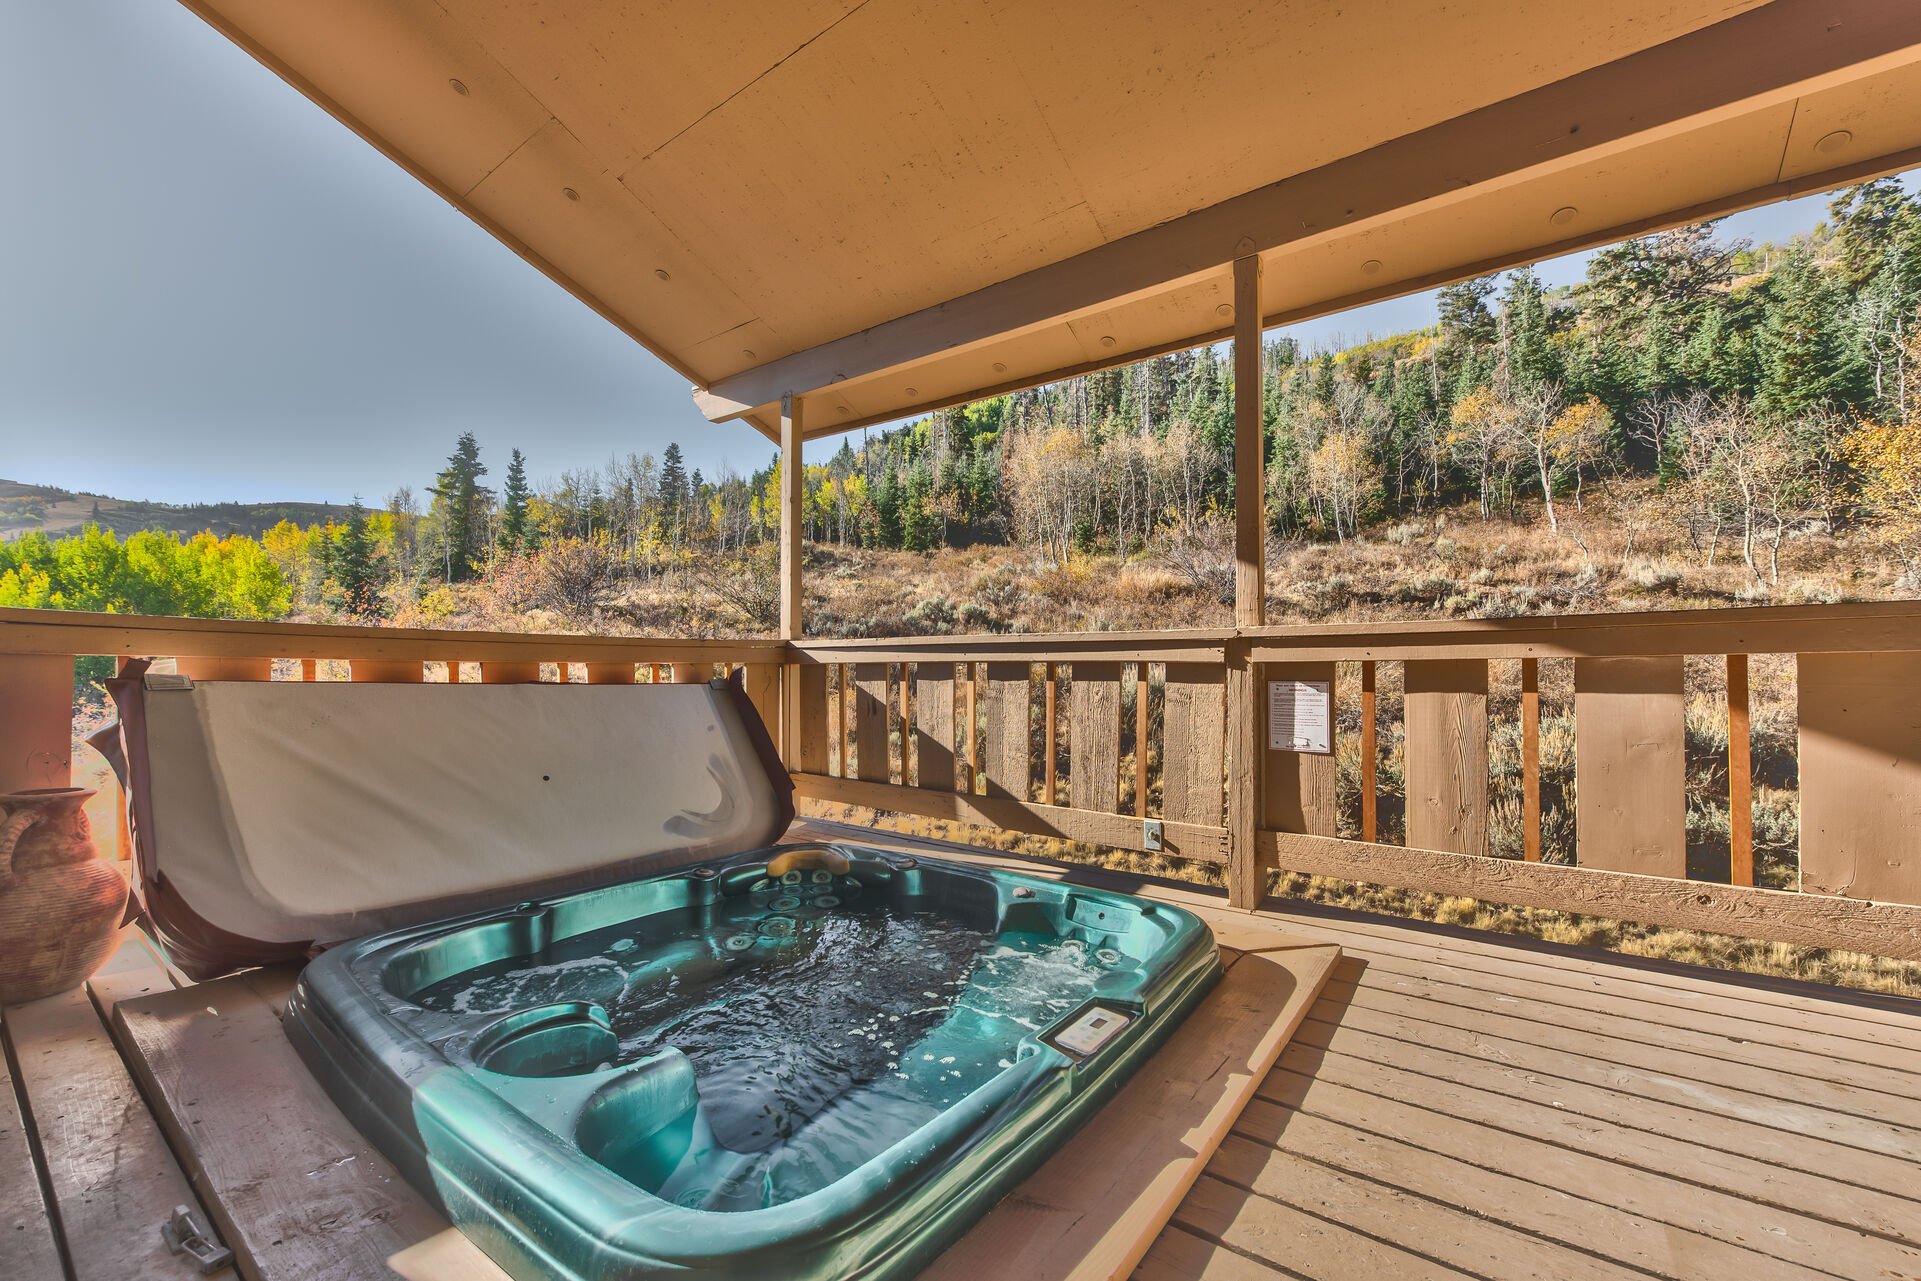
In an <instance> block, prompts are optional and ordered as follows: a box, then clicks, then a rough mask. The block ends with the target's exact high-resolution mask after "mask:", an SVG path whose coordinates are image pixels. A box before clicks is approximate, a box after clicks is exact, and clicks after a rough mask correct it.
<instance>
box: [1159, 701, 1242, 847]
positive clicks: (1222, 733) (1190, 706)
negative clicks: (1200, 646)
mask: <svg viewBox="0 0 1921 1281" xmlns="http://www.w3.org/2000/svg"><path fill="white" fill-rule="evenodd" d="M1226 697H1227V670H1226V669H1225V668H1223V667H1221V666H1220V665H1219V664H1216V663H1169V664H1168V665H1167V673H1166V676H1165V677H1164V678H1163V680H1162V683H1161V817H1162V818H1164V819H1166V820H1167V821H1168V822H1170V823H1197V824H1200V825H1201V826H1203V827H1219V826H1220V825H1221V811H1222V806H1223V804H1224V803H1225V800H1226V795H1227V794H1226V792H1225V790H1224V789H1223V788H1222V785H1221V780H1222V773H1221V771H1222V768H1223V766H1224V764H1225V757H1224V753H1225V751H1226V744H1227V720H1226V715H1227V706H1226Z"/></svg>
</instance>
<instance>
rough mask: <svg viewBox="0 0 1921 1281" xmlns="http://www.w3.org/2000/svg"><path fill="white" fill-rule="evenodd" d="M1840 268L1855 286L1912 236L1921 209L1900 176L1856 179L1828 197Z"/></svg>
mask: <svg viewBox="0 0 1921 1281" xmlns="http://www.w3.org/2000/svg"><path fill="white" fill-rule="evenodd" d="M1828 213H1829V215H1830V216H1832V217H1833V219H1834V241H1835V245H1836V247H1837V248H1839V249H1840V251H1841V270H1842V271H1844V272H1845V273H1847V278H1848V283H1849V284H1851V285H1853V286H1855V287H1856V288H1859V287H1861V286H1862V285H1865V284H1867V283H1868V281H1870V280H1871V279H1873V278H1874V277H1875V276H1876V275H1877V274H1879V273H1880V271H1881V269H1882V266H1883V265H1884V264H1885V262H1886V260H1887V256H1888V253H1889V251H1890V250H1891V249H1893V248H1894V247H1895V246H1896V245H1899V244H1900V243H1901V242H1903V241H1904V240H1907V239H1908V238H1909V237H1911V236H1912V235H1913V233H1914V230H1915V225H1916V223H1917V221H1921V211H1918V210H1917V208H1916V205H1915V202H1914V200H1913V199H1912V198H1910V197H1909V195H1908V193H1907V190H1906V189H1905V188H1903V187H1902V185H1901V180H1900V179H1899V178H1876V179H1874V180H1873V181H1871V182H1863V183H1857V184H1856V185H1854V186H1852V187H1848V188H1845V189H1843V190H1841V191H1839V192H1837V193H1835V196H1834V198H1833V199H1832V200H1830V201H1828Z"/></svg>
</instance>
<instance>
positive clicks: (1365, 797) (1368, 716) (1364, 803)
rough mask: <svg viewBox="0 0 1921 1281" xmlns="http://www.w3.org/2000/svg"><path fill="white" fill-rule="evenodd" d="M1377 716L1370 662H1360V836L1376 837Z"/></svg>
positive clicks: (1378, 795) (1378, 796)
mask: <svg viewBox="0 0 1921 1281" xmlns="http://www.w3.org/2000/svg"><path fill="white" fill-rule="evenodd" d="M1378 718H1379V710H1378V704H1377V703H1376V700H1375V694H1374V662H1373V660H1372V659H1369V660H1367V661H1365V662H1363V663H1362V664H1361V839H1362V840H1364V841H1376V840H1379V839H1380V830H1381V822H1380V808H1381V783H1380V759H1379V757H1380V745H1379V744H1378V743H1377V742H1376V741H1375V737H1374V736H1375V733H1376V728H1375V722H1376V721H1377V719H1378Z"/></svg>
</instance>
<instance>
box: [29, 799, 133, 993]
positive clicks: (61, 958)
mask: <svg viewBox="0 0 1921 1281" xmlns="http://www.w3.org/2000/svg"><path fill="white" fill-rule="evenodd" d="M92 795H93V789H91V788H86V787H49V788H44V789H40V790H37V791H30V792H10V793H8V794H6V795H4V796H0V811H4V812H5V814H6V818H5V820H4V821H0V1005H15V1004H18V1003H19V1002H21V1001H32V1000H37V999H38V998H40V997H43V996H52V995H53V994H54V993H56V992H64V991H66V990H67V989H69V988H71V987H74V986H75V985H77V984H79V983H80V982H82V981H83V980H84V979H86V977H87V976H88V975H90V974H92V973H93V972H94V971H95V970H97V969H99V968H100V966H101V964H102V963H103V962H104V961H105V960H106V959H107V957H108V956H110V955H112V953H113V949H114V945H115V936H116V935H117V934H118V933H119V931H120V922H121V920H122V918H123V917H124V916H125V914H126V907H127V878H126V877H124V876H122V875H121V874H120V872H119V870H118V869H117V868H115V867H114V866H113V864H111V863H108V862H105V861H103V860H102V859H101V858H99V857H98V856H97V855H96V854H95V852H94V848H93V835H92V833H91V832H90V831H89V830H88V828H87V815H86V811H85V810H84V809H82V806H84V805H85V804H86V801H87V798H88V797H90V796H92Z"/></svg>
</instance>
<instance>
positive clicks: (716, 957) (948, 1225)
mask: <svg viewBox="0 0 1921 1281" xmlns="http://www.w3.org/2000/svg"><path fill="white" fill-rule="evenodd" d="M770 862H775V863H776V866H777V868H780V869H784V870H785V875H784V876H775V877H771V878H770V877H769V876H768V875H767V872H768V865H769V863H770ZM1219 974H1220V966H1219V961H1218V959H1217V954H1216V950H1215V948H1214V946H1213V940H1212V936H1211V935H1210V933H1209V932H1208V930H1207V928H1206V926H1205V925H1204V924H1203V923H1202V922H1201V921H1200V920H1198V919H1197V918H1196V917H1194V916H1193V915H1192V914H1191V913H1187V912H1184V911H1181V910H1180V909H1178V908H1175V907H1172V906H1170V905H1167V904H1161V903H1146V902H1143V901H1140V900H1135V899H1131V898H1128V897H1126V896H1124V895H1119V894H1113V893H1108V892H1104V891H1098V890H1090V889H1085V888H1081V887H1077V886H1070V885H1062V884H1059V883H1056V882H1052V881H1048V880H1045V879H1041V878H1035V877H1029V876H1023V875H1019V874H1017V873H1010V872H1003V871H997V870H991V869H985V868H980V867H975V866H969V865H963V864H958V863H947V862H944V861H936V860H931V859H918V858H907V857H904V856H901V855H898V854H894V853H889V852H883V851H880V850H874V849H868V848H863V847H857V846H844V845H836V846H832V847H824V848H823V847H775V848H771V849H766V850H759V851H755V852H752V853H748V854H741V855H735V856H731V857H728V858H725V859H719V860H714V861H712V862H709V863H706V864H703V865H701V866H698V867H695V868H692V869H688V870H684V871H679V872H675V873H672V874H668V875H662V876H656V877H650V878H646V879H642V880H635V881H630V882H625V883H621V884H617V885H614V886H610V887H607V888H602V889H597V890H592V891H587V892H584V893H576V894H572V895H567V896H564V897H557V898H552V899H545V900H540V901H535V902H528V903H522V904H518V905H516V906H514V907H511V908H508V909H505V910H502V911H495V912H489V913H478V914H474V915H471V916H467V917H463V918H460V919H456V920H452V921H446V922H440V923H436V924H433V925H427V926H417V927H411V928H407V929H402V930H397V931H393V932H391V933H387V934H382V935H378V936H375V937H372V938H367V939H363V940H359V941H356V942H353V943H349V944H346V945H343V946H340V947H337V948H335V949H333V950H331V951H328V952H327V953H325V954H323V955H322V956H320V957H319V958H318V959H317V960H315V961H314V962H313V963H312V964H310V965H309V966H308V967H307V969H306V971H305V973H304V974H303V975H302V977H301V979H300V981H299V983H298V985H297V987H296V989H295V992H294V996H293V1000H292V1008H291V1016H290V1018H289V1019H288V1029H289V1034H290V1035H291V1036H292V1038H293V1040H294V1043H295V1044H296V1046H297V1047H298V1048H299V1049H300V1051H301V1053H302V1055H303V1056H304V1057H305V1058H306V1060H307V1062H308V1064H309V1065H310V1067H311V1068H312V1069H313V1071H314V1072H315V1074H316V1076H317V1077H318V1078H319V1079H320V1080H321V1081H322V1082H323V1083H324V1084H325V1086H326V1088H327V1089H328V1091H329V1093H330V1094H331V1095H332V1096H333V1097H334V1098H335V1100H336V1101H337V1102H338V1103H339V1104H340V1105H341V1107H342V1108H343V1110H345V1111H346V1112H347V1113H348V1114H349V1116H350V1117H351V1118H352V1119H353V1120H354V1121H355V1123H356V1124H357V1125H359V1126H360V1128H361V1129H362V1131H363V1132H365V1133H367V1134H368V1135H369V1136H370V1137H371V1138H373V1139H374V1140H375V1142H376V1143H378V1144H379V1146H380V1147H381V1148H382V1150H383V1151H385V1152H386V1153H387V1154H388V1155H389V1156H390V1157H392V1158H393V1159H394V1161H395V1162H396V1164H397V1165H398V1166H399V1167H400V1168H401V1169H402V1170H403V1171H404V1172H405V1173H406V1175H407V1177H408V1178H409V1179H410V1180H411V1181H412V1182H413V1183H414V1184H415V1185H416V1186H418V1187H419V1188H420V1189H421V1190H422V1192H423V1193H425V1194H427V1195H428V1196H430V1197H431V1198H433V1199H434V1200H436V1201H437V1202H438V1203H439V1204H440V1205H441V1206H442V1207H443V1208H444V1209H445V1210H446V1212H447V1214H448V1216H449V1217H450V1219H452V1220H453V1222H455V1223H456V1224H457V1225H459V1226H460V1227H461V1229H462V1230H463V1231H465V1232H466V1233H467V1234H468V1235H469V1236H470V1237H472V1238H474V1239H475V1240H476V1242H477V1243H478V1244H480V1246H481V1247H482V1248H483V1249H484V1250H486V1251H487V1253H488V1254H490V1255H491V1256H492V1257H493V1258H494V1259H495V1260H496V1261H497V1262H499V1263H500V1264H501V1265H502V1266H503V1267H504V1268H506V1269H507V1270H508V1271H509V1272H510V1273H512V1274H513V1275H514V1276H516V1277H519V1278H523V1279H527V1281H532V1279H533V1278H581V1279H583V1281H584V1279H585V1278H624V1277H649V1276H657V1275H666V1274H670V1273H671V1274H674V1275H679V1276H687V1275H689V1274H691V1275H693V1276H696V1277H703V1278H714V1279H716V1281H723V1279H725V1281H731V1279H734V1278H739V1279H742V1281H745V1279H746V1278H764V1277H771V1276H779V1277H783V1278H790V1277H791V1278H803V1277H819V1278H828V1277H835V1278H839V1277H863V1278H891V1277H905V1276H909V1275H911V1274H912V1273H914V1272H916V1271H918V1270H919V1269H920V1268H921V1267H923V1266H924V1265H925V1264H926V1263H927V1261H928V1260H929V1259H930V1258H931V1257H932V1256H933V1255H934V1254H935V1253H937V1252H938V1251H939V1250H940V1249H941V1248H942V1247H943V1246H944V1245H945V1244H946V1243H947V1242H949V1241H951V1240H952V1239H953V1238H954V1237H956V1236H957V1235H958V1234H959V1233H961V1232H962V1231H964V1230H965V1229H966V1227H967V1226H968V1225H969V1224H971V1223H972V1222H973V1221H974V1220H975V1219H976V1218H978V1217H979V1216H980V1215H981V1214H982V1213H984V1212H985V1211H986V1209H987V1208H988V1207H989V1206H991V1205H992V1204H993V1202H994V1201H996V1200H998V1199H999V1198H1000V1197H1001V1196H1002V1195H1004V1194H1005V1193H1006V1192H1007V1191H1008V1190H1010V1189H1011V1188H1012V1187H1013V1186H1014V1185H1015V1184H1016V1183H1017V1182H1018V1181H1019V1180H1020V1179H1021V1178H1023V1177H1024V1176H1025V1175H1026V1174H1027V1173H1028V1172H1029V1171H1030V1170H1032V1169H1033V1168H1034V1167H1035V1166H1036V1165H1038V1164H1039V1163H1040V1162H1041V1161H1042V1160H1043V1159H1044V1158H1045V1157H1046V1156H1047V1155H1048V1153H1049V1152H1051V1151H1052V1150H1053V1149H1054V1148H1055V1147H1056V1146H1058V1145H1059V1143H1060V1142H1061V1141H1063V1140H1064V1139H1065V1137H1066V1136H1067V1135H1068V1134H1069V1133H1070V1132H1071V1131H1072V1130H1073V1128H1074V1127H1075V1126H1076V1125H1078V1124H1079V1123H1080V1122H1081V1121H1082V1120H1083V1119H1085V1117H1086V1116H1087V1115H1089V1114H1090V1113H1091V1111H1092V1110H1094V1109H1095V1108H1097V1107H1099V1105H1100V1104H1101V1103H1102V1102H1103V1101H1105V1100H1106V1099H1107V1098H1108V1097H1110V1096H1111V1095H1112V1094H1113V1092H1114V1091H1115V1090H1117V1089H1118V1088H1119V1086H1120V1085H1121V1083H1122V1082H1123V1081H1124V1080H1125V1079H1126V1077H1127V1076H1128V1075H1129V1074H1130V1073H1131V1072H1132V1071H1133V1070H1134V1069H1135V1068H1136V1067H1137V1066H1138V1065H1139V1064H1140V1063H1141V1062H1142V1061H1144V1060H1145V1058H1146V1057H1147V1056H1148V1055H1150V1054H1151V1053H1152V1051H1153V1050H1154V1048H1155V1047H1156V1046H1157V1045H1158V1044H1159V1043H1160V1042H1161V1041H1162V1040H1163V1039H1164V1038H1165V1037H1166V1036H1167V1034H1168V1033H1169V1032H1171V1031H1172V1029H1173V1028H1174V1027H1175V1026H1176V1025H1177V1024H1178V1023H1179V1021H1180V1019H1181V1018H1182V1017H1183V1016H1184V1015H1185V1014H1186V1012H1187V1011H1188V1010H1189V1009H1190V1008H1191V1007H1192V1006H1193V1005H1194V1004H1195V1003H1196V1002H1197V1001H1198V1000H1199V999H1200V998H1201V997H1202V996H1203V995H1204V994H1205V992H1206V991H1207V989H1208V988H1209V987H1210V986H1211V985H1212V984H1213V983H1214V982H1215V980H1216V979H1218V977H1219ZM903 986H906V987H912V988H914V989H915V990H913V991H906V992H903V991H901V990H899V989H901V988H902V987H903ZM789 992H792V993H809V994H813V997H814V998H817V999H814V1000H813V1001H812V1004H810V1005H809V1006H808V1007H807V1008H806V1009H801V1010H795V1009H791V1008H788V1007H786V1006H783V1005H782V1003H781V1000H782V994H783V993H789ZM821 994H825V995H824V996H823V995H821ZM923 998H925V999H923ZM843 1006H845V1008H846V1010H847V1011H848V1013H847V1019H846V1022H847V1026H846V1027H844V1028H843V1027H842V1026H841V1024H840V1023H837V1022H835V1021H834V1019H835V1017H836V1016H837V1012H838V1011H840V1010H841V1008H842V1007H843ZM769 1011H771V1013H769ZM763 1019H771V1020H772V1022H771V1024H769V1027H768V1029H767V1031H766V1032H765V1035H764V1036H761V1037H760V1038H759V1039H758V1040H756V1033H757V1031H758V1030H759V1028H760V1022H761V1021H762V1020H763ZM795 1029H810V1031H809V1032H808V1033H807V1034H805V1035H800V1034H797V1033H796V1031H795ZM863 1145H865V1146H863Z"/></svg>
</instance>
